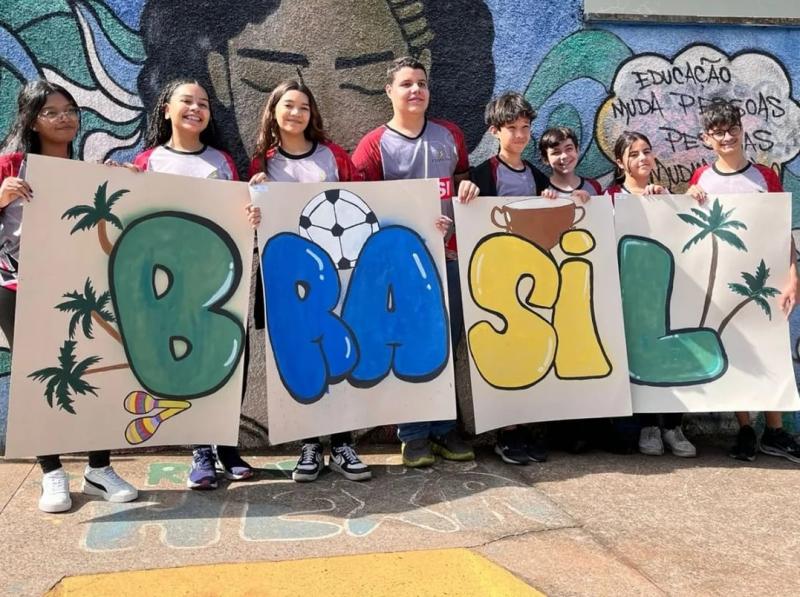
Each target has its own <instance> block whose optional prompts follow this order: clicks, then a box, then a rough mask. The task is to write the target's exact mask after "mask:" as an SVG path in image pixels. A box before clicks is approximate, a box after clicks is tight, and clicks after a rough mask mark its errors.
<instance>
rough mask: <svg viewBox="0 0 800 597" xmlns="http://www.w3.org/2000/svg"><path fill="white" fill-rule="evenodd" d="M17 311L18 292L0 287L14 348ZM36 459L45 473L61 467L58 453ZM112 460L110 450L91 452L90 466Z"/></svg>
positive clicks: (2, 317)
mask: <svg viewBox="0 0 800 597" xmlns="http://www.w3.org/2000/svg"><path fill="white" fill-rule="evenodd" d="M16 311H17V293H16V292H15V291H13V290H9V289H8V288H0V328H2V329H3V334H5V336H6V339H7V340H8V347H9V348H10V349H11V350H12V351H13V350H14V314H15V313H16ZM36 461H37V462H38V463H39V466H41V467H42V472H43V473H49V472H51V471H54V470H57V469H60V468H61V459H60V458H59V457H58V455H57V454H50V455H48V456H37V457H36ZM110 462H111V453H110V452H109V451H108V450H98V451H95V452H89V466H91V467H92V468H100V467H103V466H108V465H109V464H110Z"/></svg>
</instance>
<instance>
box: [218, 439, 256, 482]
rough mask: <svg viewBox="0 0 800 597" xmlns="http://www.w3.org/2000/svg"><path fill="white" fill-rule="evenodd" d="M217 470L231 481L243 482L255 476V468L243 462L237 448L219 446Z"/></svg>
mask: <svg viewBox="0 0 800 597" xmlns="http://www.w3.org/2000/svg"><path fill="white" fill-rule="evenodd" d="M216 452H217V469H218V470H220V471H221V472H222V474H223V475H225V478H226V479H228V480H229V481H243V480H244V479H250V478H251V477H252V476H253V467H252V466H250V465H249V464H247V463H246V462H245V461H244V460H242V457H241V455H240V454H239V450H238V448H236V447H235V446H217V450H216Z"/></svg>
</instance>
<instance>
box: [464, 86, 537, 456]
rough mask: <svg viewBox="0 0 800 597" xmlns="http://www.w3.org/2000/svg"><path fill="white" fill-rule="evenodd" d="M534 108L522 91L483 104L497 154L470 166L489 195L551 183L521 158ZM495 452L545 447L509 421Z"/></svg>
mask: <svg viewBox="0 0 800 597" xmlns="http://www.w3.org/2000/svg"><path fill="white" fill-rule="evenodd" d="M534 118H536V111H535V110H534V109H533V107H532V106H531V105H530V104H529V103H528V101H527V100H526V99H525V97H524V96H523V95H522V94H521V93H516V92H511V91H509V92H506V93H504V94H502V95H500V96H499V97H496V98H494V99H493V100H492V101H490V102H489V103H488V104H487V105H486V112H485V120H486V124H487V125H488V126H489V132H490V133H491V134H492V135H493V136H494V137H495V138H496V139H497V140H498V141H499V143H500V149H499V151H498V152H497V155H495V156H492V157H490V158H489V159H488V160H486V161H485V162H483V163H482V164H480V165H478V166H476V167H475V168H473V170H472V172H471V173H470V179H471V180H472V182H474V183H475V184H477V185H478V189H479V190H480V194H481V195H485V196H488V197H532V196H536V195H539V194H541V193H542V191H544V190H545V189H546V188H547V187H548V186H549V184H550V182H549V181H548V179H547V177H546V176H545V175H544V174H542V173H541V172H540V171H539V170H538V169H537V168H536V167H535V166H534V165H533V164H531V163H530V162H528V161H527V160H523V159H522V152H523V151H524V150H525V147H526V146H527V145H528V143H529V142H530V140H531V123H532V122H533V119H534ZM494 451H495V453H496V454H497V455H498V456H500V458H501V459H502V460H503V462H505V463H507V464H528V462H529V461H534V462H544V461H545V460H546V459H547V450H546V448H545V447H544V444H543V442H542V441H532V439H529V438H527V437H526V433H525V429H524V428H523V427H521V426H519V425H509V426H508V427H503V428H502V429H499V430H498V431H497V442H496V443H495V446H494Z"/></svg>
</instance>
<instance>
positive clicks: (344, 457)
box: [328, 444, 372, 481]
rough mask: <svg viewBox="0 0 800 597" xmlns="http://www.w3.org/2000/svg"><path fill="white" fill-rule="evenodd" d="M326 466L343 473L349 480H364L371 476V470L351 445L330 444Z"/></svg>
mask: <svg viewBox="0 0 800 597" xmlns="http://www.w3.org/2000/svg"><path fill="white" fill-rule="evenodd" d="M328 468H330V469H331V470H332V471H336V472H337V473H341V474H342V475H344V478H345V479H349V480H350V481H366V480H367V479H371V478H372V471H371V470H369V467H368V466H367V465H366V464H364V463H363V462H361V459H360V458H359V457H358V454H356V451H355V450H354V449H353V446H351V445H350V444H342V445H341V446H331V457H330V458H329V459H328Z"/></svg>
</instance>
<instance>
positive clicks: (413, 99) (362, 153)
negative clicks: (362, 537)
mask: <svg viewBox="0 0 800 597" xmlns="http://www.w3.org/2000/svg"><path fill="white" fill-rule="evenodd" d="M386 74H387V80H386V87H385V91H386V95H387V96H389V99H390V100H391V102H392V118H391V119H390V120H389V122H388V123H386V124H385V125H383V126H380V127H378V128H376V129H374V130H372V131H370V132H369V133H367V134H366V135H365V136H364V138H363V139H361V141H360V142H359V143H358V146H357V147H356V148H355V150H354V151H353V163H354V164H355V166H356V168H357V169H358V170H359V171H360V172H361V173H362V175H363V177H364V179H365V180H408V179H415V178H438V179H439V197H440V199H441V200H443V201H446V202H449V201H451V199H452V198H453V197H454V196H455V195H456V194H457V197H458V200H459V201H462V202H468V201H471V200H472V199H474V198H475V197H476V196H477V194H478V187H477V186H476V185H475V184H473V183H472V182H470V181H469V180H468V177H469V160H468V153H467V147H466V144H465V142H464V135H463V133H462V132H461V129H459V128H458V127H457V126H456V125H455V124H453V123H452V122H448V121H445V120H435V119H433V118H431V119H429V118H428V117H427V116H426V111H427V109H428V104H429V102H430V90H429V88H428V72H427V70H426V68H425V65H424V64H423V63H422V62H420V61H419V60H417V59H416V58H412V57H410V56H405V57H403V58H398V59H397V60H395V61H394V62H393V63H392V64H391V65H390V66H389V68H388V70H387V73H386ZM456 187H457V188H458V191H457V193H456ZM451 207H452V206H451ZM455 250H456V246H455V235H453V236H452V237H451V238H450V239H449V241H448V243H447V246H446V251H445V252H446V255H447V294H448V298H449V304H450V334H451V337H452V343H453V352H454V353H455V349H456V348H457V347H458V343H459V340H460V339H461V329H462V327H463V315H462V311H461V287H460V284H459V277H458V261H457V260H456V257H457V256H456V251H455ZM397 436H398V438H399V439H400V441H401V442H403V447H402V453H403V464H404V465H405V466H408V467H419V466H430V465H431V464H433V463H434V462H435V457H434V453H437V454H439V455H440V456H442V457H443V458H446V459H448V460H473V459H474V458H475V453H474V452H473V451H472V447H471V446H470V445H469V444H467V443H466V442H465V441H464V440H463V439H462V438H461V437H460V436H459V434H458V431H457V430H456V422H455V421H425V422H419V423H404V424H400V425H398V426H397Z"/></svg>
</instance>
